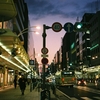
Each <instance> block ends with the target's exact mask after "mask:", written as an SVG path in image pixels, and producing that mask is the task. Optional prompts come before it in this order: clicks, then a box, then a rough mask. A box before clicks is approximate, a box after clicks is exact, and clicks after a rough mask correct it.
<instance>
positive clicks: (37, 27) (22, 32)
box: [18, 26, 40, 37]
mask: <svg viewBox="0 0 100 100" xmlns="http://www.w3.org/2000/svg"><path fill="white" fill-rule="evenodd" d="M29 28H36V29H40V27H39V26H31V27H28V28H25V29H23V30H22V31H21V32H20V33H19V34H18V37H19V36H20V35H22V34H24V33H26V32H27V30H28V29H29ZM31 32H35V33H36V34H38V32H36V31H31Z"/></svg>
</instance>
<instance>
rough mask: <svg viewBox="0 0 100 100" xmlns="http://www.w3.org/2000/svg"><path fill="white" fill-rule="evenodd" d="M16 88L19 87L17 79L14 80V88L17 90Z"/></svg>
mask: <svg viewBox="0 0 100 100" xmlns="http://www.w3.org/2000/svg"><path fill="white" fill-rule="evenodd" d="M16 86H17V79H16V78H15V79H14V87H15V89H16Z"/></svg>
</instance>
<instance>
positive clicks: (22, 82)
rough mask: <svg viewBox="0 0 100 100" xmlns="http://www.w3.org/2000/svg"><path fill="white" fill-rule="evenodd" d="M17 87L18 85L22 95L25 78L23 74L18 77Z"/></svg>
mask: <svg viewBox="0 0 100 100" xmlns="http://www.w3.org/2000/svg"><path fill="white" fill-rule="evenodd" d="M19 87H20V90H21V93H22V95H24V91H25V88H26V79H25V78H24V76H23V75H22V77H21V78H20V79H19Z"/></svg>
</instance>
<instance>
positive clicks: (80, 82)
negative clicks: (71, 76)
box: [76, 78, 87, 85]
mask: <svg viewBox="0 0 100 100" xmlns="http://www.w3.org/2000/svg"><path fill="white" fill-rule="evenodd" d="M76 84H77V85H86V84H87V83H86V81H85V80H84V79H83V78H81V79H77V80H76Z"/></svg>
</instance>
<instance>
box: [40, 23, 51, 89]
mask: <svg viewBox="0 0 100 100" xmlns="http://www.w3.org/2000/svg"><path fill="white" fill-rule="evenodd" d="M49 28H51V27H49V26H46V25H45V24H44V25H43V34H42V37H43V48H46V36H47V35H46V29H49ZM43 90H45V64H43Z"/></svg>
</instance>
